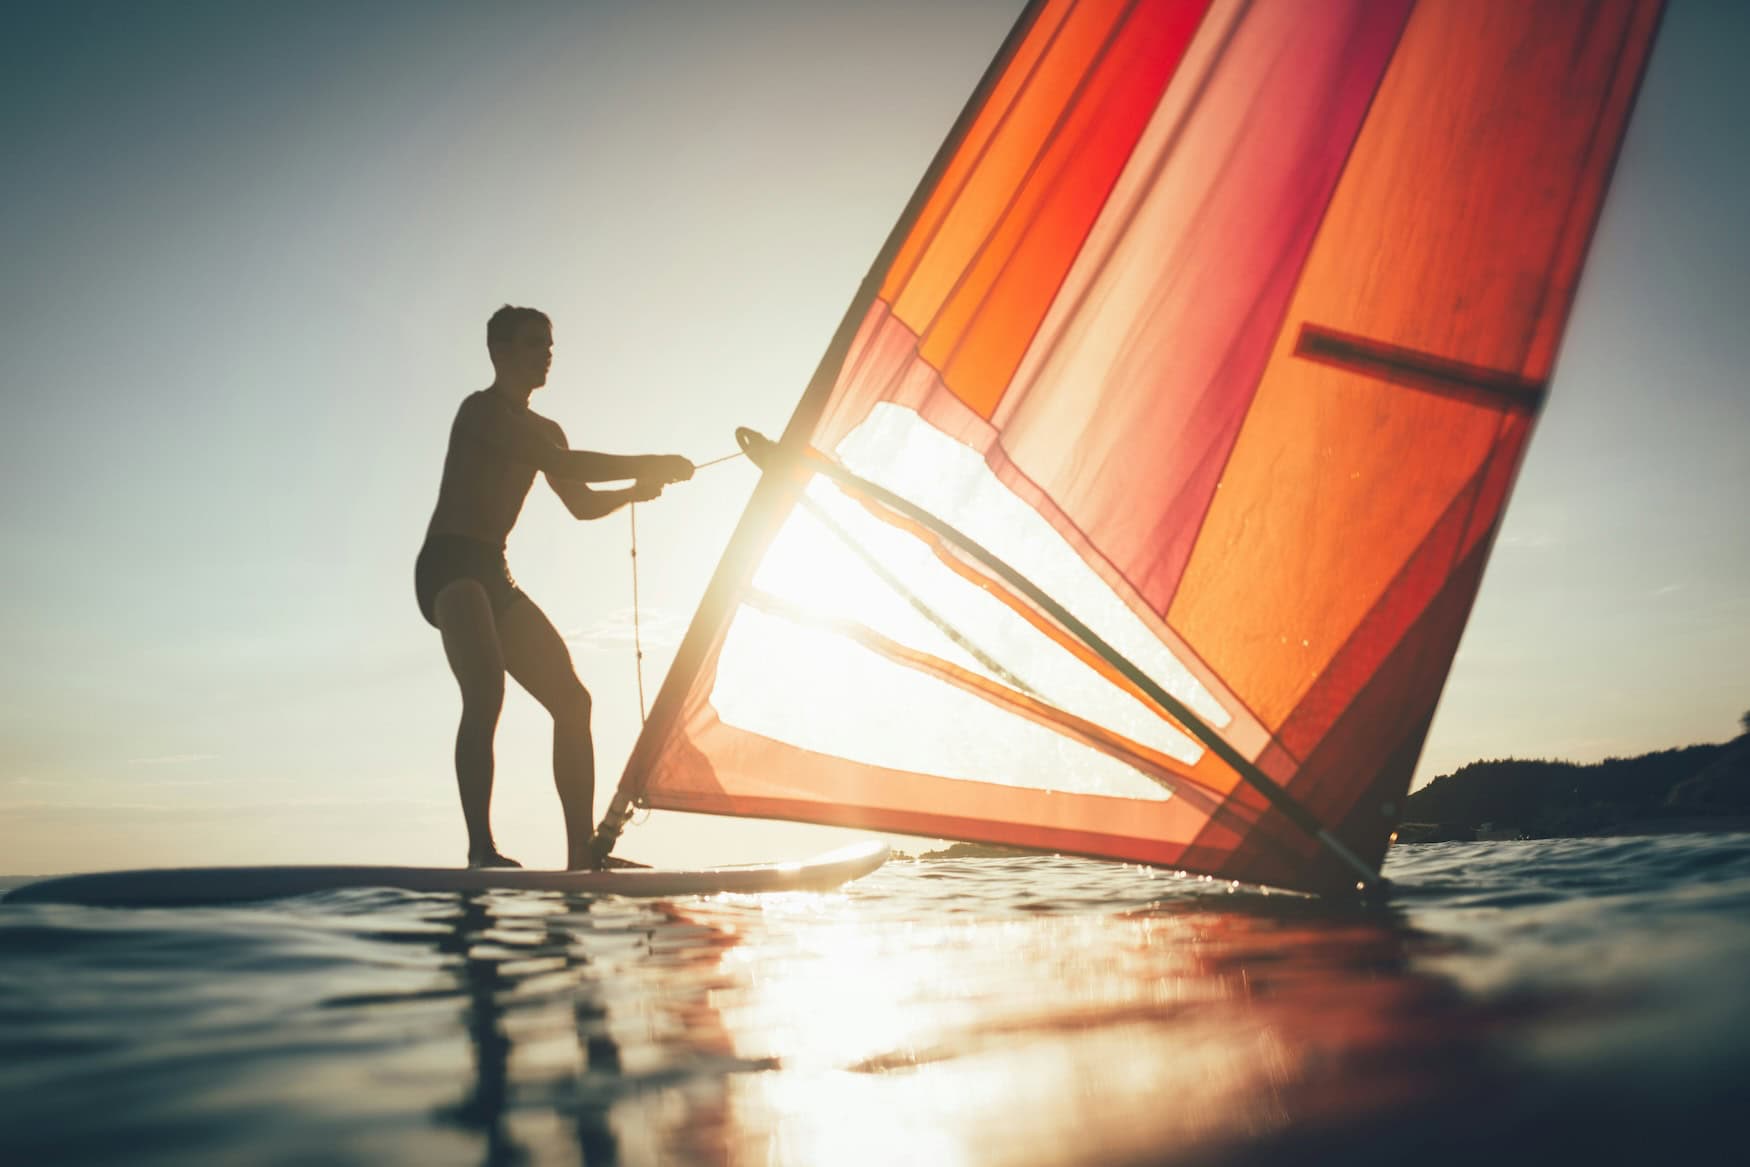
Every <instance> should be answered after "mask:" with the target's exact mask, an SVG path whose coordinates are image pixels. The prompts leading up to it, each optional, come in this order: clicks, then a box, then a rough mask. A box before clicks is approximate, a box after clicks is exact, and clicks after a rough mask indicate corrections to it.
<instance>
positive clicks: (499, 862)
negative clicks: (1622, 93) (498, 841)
mask: <svg viewBox="0 0 1750 1167" xmlns="http://www.w3.org/2000/svg"><path fill="white" fill-rule="evenodd" d="M468 866H469V867H471V868H474V869H476V870H478V869H479V868H482V867H521V866H522V864H521V863H518V862H517V861H516V860H515V859H512V858H511V857H510V856H508V855H500V854H499V853H498V852H497V851H484V852H481V853H479V854H475V853H473V852H470V853H469V855H468Z"/></svg>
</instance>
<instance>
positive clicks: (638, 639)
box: [626, 503, 649, 725]
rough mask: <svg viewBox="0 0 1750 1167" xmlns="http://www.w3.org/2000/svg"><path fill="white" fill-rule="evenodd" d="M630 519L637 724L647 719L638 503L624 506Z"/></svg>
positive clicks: (641, 723) (633, 652)
mask: <svg viewBox="0 0 1750 1167" xmlns="http://www.w3.org/2000/svg"><path fill="white" fill-rule="evenodd" d="M626 516H627V517H628V518H630V519H631V520H632V656H633V658H634V659H635V660H636V661H637V662H638V665H637V667H638V724H639V725H643V724H644V723H645V722H646V721H647V720H649V714H647V713H646V712H645V711H644V640H643V638H642V636H641V635H640V634H639V630H638V504H637V503H632V504H630V505H629V506H627V507H626Z"/></svg>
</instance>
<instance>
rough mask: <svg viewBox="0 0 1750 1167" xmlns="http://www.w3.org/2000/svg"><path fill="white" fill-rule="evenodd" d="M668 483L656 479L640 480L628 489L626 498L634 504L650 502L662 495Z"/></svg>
mask: <svg viewBox="0 0 1750 1167" xmlns="http://www.w3.org/2000/svg"><path fill="white" fill-rule="evenodd" d="M667 485H668V483H666V482H663V481H661V480H659V479H656V478H640V479H637V480H636V481H634V482H633V483H632V485H631V486H629V487H627V488H626V497H627V498H629V499H631V500H632V501H633V502H649V501H650V500H651V499H653V498H655V497H657V496H658V495H660V494H661V493H662V488H663V487H664V486H667Z"/></svg>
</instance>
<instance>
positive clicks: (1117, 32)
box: [918, 0, 1140, 392]
mask: <svg viewBox="0 0 1750 1167" xmlns="http://www.w3.org/2000/svg"><path fill="white" fill-rule="evenodd" d="M1139 2H1140V0H1130V2H1129V3H1127V4H1126V5H1125V6H1124V10H1123V11H1122V12H1120V13H1119V14H1118V17H1117V19H1116V20H1114V21H1113V22H1112V27H1111V28H1109V29H1108V30H1107V31H1106V37H1105V39H1104V40H1102V41H1101V42H1100V48H1099V50H1098V51H1097V52H1096V53H1095V54H1094V56H1093V58H1092V59H1091V60H1090V61H1089V62H1088V67H1087V68H1086V69H1085V70H1084V71H1083V73H1082V76H1081V79H1080V80H1079V81H1077V82H1076V86H1075V90H1074V91H1073V92H1072V93H1071V94H1070V97H1069V100H1068V101H1066V102H1064V103H1063V108H1062V109H1061V110H1060V111H1059V112H1058V115H1057V119H1056V120H1055V121H1054V122H1052V125H1051V132H1050V133H1048V134H1046V135H1045V137H1044V138H1043V139H1042V140H1041V141H1040V143H1039V146H1038V149H1037V150H1036V151H1035V152H1034V155H1033V160H1032V161H1031V162H1030V163H1028V165H1027V171H1026V173H1025V174H1024V175H1022V177H1021V180H1020V181H1019V182H1017V183H1016V184H1015V188H1014V190H1013V192H1012V193H1010V195H1009V198H1008V201H1007V202H1005V203H1004V204H1003V209H1002V213H1001V214H999V215H996V216H995V217H994V218H993V219H992V220H991V225H990V227H989V229H988V230H986V231H985V233H984V238H983V239H981V240H980V241H979V244H978V247H977V249H976V250H975V251H974V252H973V253H972V256H971V258H970V259H968V260H967V262H966V264H965V266H963V267H962V268H961V269H960V274H959V275H957V276H955V277H954V283H953V285H952V287H950V288H949V290H948V294H947V295H946V296H944V297H942V302H941V303H940V304H939V305H937V307H936V311H935V314H934V315H933V316H932V317H931V318H930V321H929V323H928V324H926V325H924V326H923V327H922V328H920V329H918V340H919V345H918V359H919V360H921V361H924V363H925V364H930V362H929V361H927V360H924V355H923V348H924V346H925V345H927V344H928V343H929V339H930V331H931V330H932V329H933V328H935V326H936V322H937V321H938V320H940V319H941V317H942V313H943V312H945V311H947V310H948V307H949V305H951V304H952V303H953V302H954V300H955V297H956V296H957V295H958V294H959V292H960V289H961V288H962V287H964V286H965V284H966V281H967V280H968V279H970V278H971V277H972V274H973V273H974V272H975V271H977V270H978V269H979V261H980V260H981V259H983V258H984V255H985V253H986V252H987V251H988V250H989V249H990V247H991V244H992V243H993V242H994V240H995V239H996V237H997V236H998V235H1000V234H1001V233H1002V228H1003V225H1004V224H1005V223H1007V222H1008V220H1009V216H1010V215H1012V214H1014V213H1015V210H1016V205H1017V204H1018V203H1020V202H1021V200H1022V197H1023V196H1024V195H1025V194H1026V193H1027V189H1028V185H1029V184H1030V183H1031V182H1032V181H1033V177H1034V176H1035V175H1036V174H1038V173H1039V168H1040V167H1041V166H1042V165H1044V163H1045V160H1046V158H1047V157H1049V156H1050V154H1051V150H1052V147H1053V146H1055V145H1056V144H1057V141H1058V139H1059V138H1061V137H1062V136H1063V134H1064V131H1065V129H1066V127H1067V126H1068V125H1069V123H1070V121H1071V120H1072V119H1073V118H1074V117H1075V115H1076V113H1077V112H1078V110H1079V109H1080V107H1081V105H1082V102H1083V101H1084V100H1085V99H1086V97H1087V95H1088V90H1089V89H1090V88H1092V86H1093V84H1094V80H1095V78H1096V77H1097V76H1098V75H1099V72H1100V70H1101V68H1102V67H1103V66H1104V65H1105V64H1106V61H1107V59H1108V58H1109V57H1110V56H1111V55H1112V46H1113V45H1115V44H1117V43H1118V39H1119V37H1120V36H1121V35H1123V32H1124V29H1125V26H1126V25H1128V24H1129V23H1130V18H1131V16H1132V15H1133V14H1134V13H1135V12H1136V6H1137V4H1138V3H1139ZM1132 148H1133V149H1134V145H1133V147H1132ZM1065 169H1066V168H1063V167H1060V168H1059V172H1058V176H1057V177H1056V178H1054V179H1052V180H1051V181H1050V182H1049V183H1048V185H1047V188H1046V191H1045V192H1044V193H1042V194H1041V196H1040V197H1039V198H1038V199H1036V200H1035V206H1034V208H1033V216H1032V218H1033V219H1037V218H1038V216H1039V215H1040V214H1041V213H1042V212H1043V211H1044V209H1045V207H1046V205H1047V202H1048V196H1049V194H1050V192H1051V191H1054V190H1056V189H1057V186H1058V184H1059V182H1060V181H1061V179H1062V175H1063V173H1064V170H1065ZM1030 221H1031V220H1030ZM1020 242H1021V241H1020V239H1017V240H1016V246H1019V244H1020ZM1013 258H1014V251H1013V249H1011V250H1010V253H1009V259H1011V260H1012V259H1013ZM1007 265H1008V261H1007V260H1005V261H1004V266H1005V267H1006V266H1007ZM994 287H996V281H994V280H993V281H992V282H991V284H990V287H989V288H986V290H985V294H984V296H983V297H981V299H980V301H979V305H978V307H977V308H975V309H973V311H972V313H971V314H970V315H969V316H968V317H967V320H966V324H965V325H964V326H962V328H961V329H960V336H959V337H958V338H957V339H956V340H955V342H954V346H953V347H952V348H950V349H949V350H948V353H947V355H946V356H944V357H943V358H942V364H941V367H940V368H939V369H938V370H937V371H938V372H940V373H941V375H942V381H943V384H947V378H948V368H949V366H951V365H952V364H953V363H954V360H955V358H956V357H958V356H959V355H960V349H961V347H962V346H963V345H965V343H966V341H967V338H968V337H970V336H971V335H972V331H973V328H974V327H975V326H976V324H977V323H978V321H979V320H980V319H981V318H982V316H983V312H984V305H985V304H986V303H988V302H989V299H990V290H991V288H994ZM931 367H935V366H933V365H932V366H931ZM950 392H952V389H950Z"/></svg>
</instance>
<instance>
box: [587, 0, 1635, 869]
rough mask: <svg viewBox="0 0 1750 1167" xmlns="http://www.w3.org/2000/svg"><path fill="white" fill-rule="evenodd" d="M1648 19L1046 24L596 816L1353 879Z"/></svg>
mask: <svg viewBox="0 0 1750 1167" xmlns="http://www.w3.org/2000/svg"><path fill="white" fill-rule="evenodd" d="M1660 11H1661V2H1660V0H1599V2H1598V3H1595V4H1591V5H1586V6H1581V5H1523V4H1517V3H1508V2H1501V3H1495V2H1493V0H1329V2H1327V3H1322V4H1318V5H1307V4H1291V3H1247V2H1245V0H1129V2H1121V0H1045V2H1041V3H1036V4H1034V5H1032V6H1030V7H1029V9H1028V10H1027V12H1026V13H1025V14H1024V15H1023V17H1022V19H1021V21H1020V22H1019V23H1018V24H1017V26H1016V29H1015V31H1014V32H1013V33H1012V34H1011V36H1010V39H1009V40H1008V42H1006V44H1005V48H1004V50H1003V52H1002V53H1000V54H999V55H998V58H997V60H996V62H994V63H993V66H992V69H991V70H990V71H989V72H988V73H987V75H986V77H985V80H984V81H983V82H981V84H980V87H979V89H978V91H977V93H975V95H974V98H973V100H972V102H971V103H970V104H969V105H968V107H967V109H966V110H965V111H964V112H963V113H962V115H961V117H960V119H959V120H958V121H957V123H956V128H955V130H954V131H953V132H952V133H951V134H950V137H949V140H948V142H947V143H946V144H945V146H944V148H943V150H942V151H941V152H940V153H939V154H938V156H937V159H936V161H935V162H934V163H932V166H931V168H930V171H929V173H928V174H926V176H925V180H924V183H923V184H922V185H921V186H920V187H919V189H918V192H917V193H916V194H915V195H914V196H913V199H912V201H911V203H910V204H908V207H907V210H906V211H905V213H904V214H903V215H902V217H901V220H900V223H899V225H898V226H897V227H896V228H895V231H894V233H893V235H892V236H890V238H889V240H888V243H887V244H886V246H884V248H883V249H882V253H881V255H880V256H878V257H877V260H876V263H875V265H874V267H872V268H871V270H870V273H869V275H868V277H867V279H866V280H865V281H864V284H863V286H862V287H861V289H860V290H859V293H858V295H857V297H856V298H855V300H854V302H853V304H852V306H851V310H850V312H849V313H848V314H847V316H846V318H845V321H844V323H843V324H842V325H841V327H840V329H839V331H838V333H837V334H836V335H835V337H834V339H833V341H832V343H831V345H829V347H828V351H827V354H826V356H825V358H823V361H822V364H821V368H820V370H819V371H818V372H817V374H816V377H815V379H814V380H813V381H812V382H811V383H810V385H809V387H808V389H807V391H806V392H805V393H804V395H803V400H802V402H801V404H800V405H799V406H798V408H797V411H796V413H795V415H794V416H793V417H792V419H791V421H790V424H789V425H788V426H787V427H786V430H785V433H784V436H783V438H782V439H781V440H780V442H779V444H778V449H777V450H776V451H775V453H774V454H773V456H772V457H771V458H770V459H769V465H768V467H767V469H766V471H765V476H764V478H763V479H762V483H761V485H760V487H759V489H758V490H757V491H756V495H755V499H754V501H753V503H752V504H751V505H750V509H749V512H748V515H747V516H745V517H744V519H743V521H742V523H741V524H740V526H739V527H738V530H737V534H736V536H735V537H734V539H733V540H732V545H731V550H730V552H729V553H728V554H727V555H726V558H725V563H724V565H723V566H722V567H721V568H720V569H719V571H718V573H717V576H716V577H715V578H714V581H713V584H712V587H711V590H710V591H709V592H708V594H707V598H706V601H705V603H704V605H702V607H701V610H700V613H699V615H698V616H697V617H696V618H695V621H694V624H693V627H692V629H690V630H689V633H688V637H687V641H686V643H685V644H684V645H683V648H682V652H681V655H680V657H679V658H678V659H677V663H676V666H675V669H674V670H673V671H672V672H671V674H670V676H669V678H668V679H667V681H666V682H665V684H664V686H663V691H662V693H661V694H660V695H659V697H658V701H657V709H656V711H655V713H654V714H653V716H652V719H651V721H650V723H649V724H648V725H647V727H646V730H645V732H644V734H643V735H642V736H641V737H640V739H639V742H638V744H637V746H636V747H635V748H634V751H633V756H632V759H631V761H630V762H629V763H628V767H627V771H626V775H625V777H624V779H623V780H622V784H621V788H620V791H619V792H618V794H617V795H616V800H615V808H614V810H613V811H612V812H611V813H610V816H609V823H608V824H605V827H613V829H617V827H614V824H617V823H618V822H620V821H622V820H623V818H624V815H625V812H626V810H627V808H628V807H629V806H630V804H631V802H632V801H633V800H634V799H636V800H638V801H641V802H642V803H644V804H645V805H650V806H654V807H659V808H668V809H679V810H691V811H701V812H704V813H717V814H750V815H751V814H759V815H774V816H777V817H784V818H795V819H800V820H804V821H810V822H837V823H846V824H854V825H862V826H865V827H868V828H870V829H879V830H892V831H900V832H907V833H921V834H926V835H936V836H949V837H957V838H967V839H973V840H983V841H989V842H1000V843H1010V844H1014V845H1021V846H1035V847H1052V848H1057V849H1061V850H1065V851H1070V852H1074V853H1078V854H1090V855H1105V856H1110V857H1113V858H1122V859H1128V860H1134V861H1140V862H1150V863H1160V864H1163V865H1169V866H1180V867H1185V868H1188V869H1191V870H1195V871H1200V872H1204V873H1206V874H1211V875H1216V876H1220V877H1222V878H1233V879H1241V880H1248V881H1252V882H1260V883H1270V884H1277V885H1280V886H1286V887H1292V888H1300V889H1305V890H1315V891H1318V890H1329V889H1332V888H1337V887H1345V886H1350V885H1353V884H1354V883H1356V882H1357V881H1361V882H1366V881H1368V880H1370V879H1372V878H1373V876H1374V873H1375V872H1376V871H1377V867H1378V863H1379V861H1380V859H1381V857H1382V856H1383V854H1384V850H1385V847H1386V843H1387V839H1388V836H1389V833H1390V831H1391V828H1392V826H1393V825H1394V823H1395V815H1396V813H1397V808H1398V805H1399V804H1400V803H1401V800H1402V798H1403V795H1404V794H1405V793H1406V790H1407V786H1408V782H1409V777H1410V773H1411V771H1412V769H1413V767H1414V765H1415V762H1416V759H1417V756H1418V754H1419V752H1420V749H1421V743H1422V740H1423V738H1424V736H1425V734H1426V732H1427V727H1428V725H1429V722H1430V721H1431V719H1432V717H1433V712H1434V708H1435V705H1436V703H1437V701H1438V698H1439V694H1440V690H1441V688H1442V685H1443V683H1444V680H1445V676H1446V673H1447V672H1448V670H1449V669H1450V666H1451V662H1452V658H1453V655H1454V653H1455V651H1456V647H1457V642H1458V638H1459V636H1460V634H1461V633H1462V631H1463V627H1464V623H1465V620H1466V619H1467V617H1468V614H1469V611H1470V608H1471V605H1472V603H1473V601H1474V599H1475V596H1476V592H1477V588H1478V587H1479V586H1480V582H1481V578H1482V572H1483V569H1484V566H1485V565H1486V562H1487V559H1488V554H1489V550H1490V547H1491V545H1492V542H1493V537H1494V532H1495V531H1496V530H1497V529H1498V527H1499V522H1500V516H1501V513H1502V508H1503V507H1504V506H1505V504H1506V499H1507V495H1508V493H1509V491H1510V489H1511V486H1512V482H1513V479H1514V476H1515V474H1516V472H1517V469H1518V466H1519V463H1520V461H1521V460H1522V458H1523V456H1524V452H1525V449H1526V443H1527V442H1528V441H1529V438H1530V435H1531V431H1532V427H1533V425H1534V423H1535V421H1536V418H1537V415H1538V413H1539V412H1540V409H1541V405H1542V402H1543V400H1544V399H1545V397H1546V396H1547V393H1548V391H1549V385H1550V381H1551V376H1552V371H1553V367H1554V360H1555V354H1556V351H1557V349H1558V347H1559V340H1560V336H1561V331H1562V327H1563V324H1564V323H1565V320H1566V316H1567V313H1568V309H1569V307H1570V305H1571V303H1572V300H1573V295H1574V290H1575V288H1576V286H1577V283H1578V279H1579V275H1580V269H1581V265H1582V262H1583V260H1584V257H1585V251H1586V246H1587V242H1588V241H1589V239H1590V237H1591V233H1592V230H1593V227H1594V225H1595V223H1596V220H1597V216H1598V213H1599V210H1600V208H1601V207H1602V204H1603V198H1604V194H1605V189H1606V185H1607V183H1608V179H1609V174H1610V169H1611V167H1612V165H1613V163H1614V159H1615V156H1616V153H1617V150H1618V148H1619V146H1620V143H1621V140H1622V136H1623V133H1624V131H1625V129H1626V125H1627V120H1628V117H1629V113H1630V111H1631V109H1632V105H1633V99H1634V94H1635V92H1636V89H1637V87H1638V84H1639V79H1640V76H1641V74H1642V72H1643V70H1644V67H1645V63H1646V59H1647V56H1648V54H1649V52H1650V50H1651V45H1652V39H1653V34H1654V31H1655V29H1656V26H1657V22H1658V17H1659V14H1660ZM847 468H849V469H847ZM825 480H831V481H832V482H834V483H836V484H837V485H838V486H839V487H841V488H842V489H844V490H845V491H847V492H848V495H849V498H850V500H851V504H850V505H851V509H849V510H847V509H844V508H843V507H841V506H840V505H839V504H837V503H834V504H833V505H832V506H831V507H826V508H825V510H822V506H823V502H822V499H823V498H824V496H820V497H817V494H818V491H817V486H818V484H819V483H820V482H822V481H825ZM811 484H813V485H811ZM859 507H860V508H862V512H863V513H864V518H863V519H858V518H857V517H856V515H857V509H856V508H859ZM829 512H830V513H829ZM773 621H776V622H775V623H773ZM761 637H764V638H765V639H763V640H762V639H760V638H761ZM826 662H831V664H830V666H828V665H827V663H826ZM755 697H757V700H756V699H754V698H755ZM828 703H830V707H829V705H828ZM1040 735H1043V736H1040ZM933 759H934V760H933ZM604 834H605V835H606V836H607V837H609V838H611V835H612V830H606V831H605V832H604Z"/></svg>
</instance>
